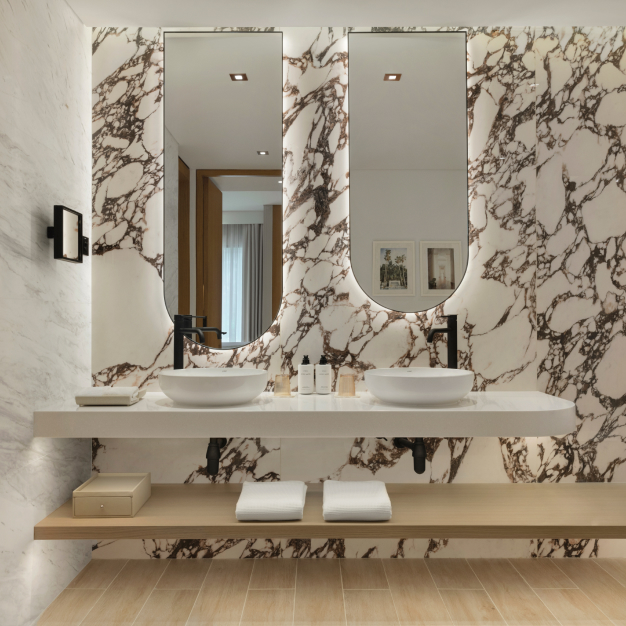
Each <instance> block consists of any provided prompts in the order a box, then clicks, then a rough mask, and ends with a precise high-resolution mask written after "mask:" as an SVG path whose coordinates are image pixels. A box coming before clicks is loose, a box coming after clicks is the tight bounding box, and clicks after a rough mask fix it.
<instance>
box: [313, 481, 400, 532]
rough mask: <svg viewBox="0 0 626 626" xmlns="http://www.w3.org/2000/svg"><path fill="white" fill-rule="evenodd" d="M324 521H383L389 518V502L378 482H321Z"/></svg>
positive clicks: (380, 483)
mask: <svg viewBox="0 0 626 626" xmlns="http://www.w3.org/2000/svg"><path fill="white" fill-rule="evenodd" d="M323 512H324V519H325V520H326V521H327V522H348V521H351V522H383V521H387V520H390V519H391V501H390V500H389V496H388V495H387V488H386V487H385V483H383V482H381V481H379V480H370V481H364V482H360V481H338V480H327V481H325V482H324V505H323Z"/></svg>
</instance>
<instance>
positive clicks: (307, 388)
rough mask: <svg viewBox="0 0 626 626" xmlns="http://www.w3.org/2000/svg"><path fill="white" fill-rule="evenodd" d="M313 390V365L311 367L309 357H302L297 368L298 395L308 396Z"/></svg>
mask: <svg viewBox="0 0 626 626" xmlns="http://www.w3.org/2000/svg"><path fill="white" fill-rule="evenodd" d="M314 389H315V381H314V379H313V365H311V361H309V357H308V356H307V355H304V358H303V359H302V363H301V364H300V365H299V366H298V393H301V394H310V393H313V391H314Z"/></svg>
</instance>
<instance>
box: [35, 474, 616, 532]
mask: <svg viewBox="0 0 626 626" xmlns="http://www.w3.org/2000/svg"><path fill="white" fill-rule="evenodd" d="M387 490H388V492H389V496H390V498H391V503H392V507H393V519H391V520H390V521H388V522H373V523H372V522H325V521H324V519H323V517H322V486H321V485H320V484H313V485H309V489H308V492H307V500H306V506H305V509H304V519H302V520H301V521H298V522H238V521H237V520H236V518H235V505H236V503H237V499H238V497H239V493H240V491H241V485H233V484H221V485H210V484H204V485H153V486H152V497H151V498H150V500H148V502H147V503H146V504H145V505H144V506H143V508H142V509H141V510H140V511H139V513H138V514H137V515H136V516H135V517H133V518H109V519H102V518H96V519H75V518H74V517H73V516H72V502H71V500H70V501H68V502H66V503H65V504H64V505H62V506H61V507H59V508H58V509H57V510H56V511H55V512H54V513H52V514H51V515H49V516H48V517H46V518H45V519H43V520H42V521H41V522H39V524H37V525H36V526H35V539H172V538H176V539H205V538H232V539H237V538H268V537H280V538H302V539H308V538H314V537H320V538H351V537H363V538H383V537H391V538H576V539H584V538H590V539H599V538H614V539H623V538H626V484H609V483H579V484H545V483H544V484H451V485H448V484H419V485H418V484H388V485H387Z"/></svg>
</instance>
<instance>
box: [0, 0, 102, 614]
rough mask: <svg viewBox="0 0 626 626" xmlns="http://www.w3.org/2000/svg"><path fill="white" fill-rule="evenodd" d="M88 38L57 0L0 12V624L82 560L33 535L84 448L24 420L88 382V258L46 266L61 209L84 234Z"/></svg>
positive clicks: (29, 1)
mask: <svg viewBox="0 0 626 626" xmlns="http://www.w3.org/2000/svg"><path fill="white" fill-rule="evenodd" d="M89 35H90V33H89V31H88V29H87V28H85V26H83V24H82V23H81V22H80V21H79V19H78V18H77V17H76V15H75V14H74V13H73V11H72V10H71V9H70V8H69V7H68V5H67V4H66V3H65V2H64V1H63V0H21V1H20V2H17V1H14V0H6V1H4V2H2V3H0V346H1V347H0V440H1V442H2V444H1V446H0V554H1V557H0V616H1V617H0V622H2V624H7V625H9V624H10V625H11V626H23V625H26V624H32V623H33V622H34V620H35V619H36V618H37V616H38V615H39V614H40V613H41V611H42V610H43V609H44V608H45V607H46V606H47V605H48V604H50V602H51V601H52V600H53V599H54V597H55V596H56V595H57V594H58V593H59V592H60V591H61V590H62V589H63V588H64V587H65V586H66V585H67V584H68V583H69V581H70V580H71V579H72V578H73V577H74V576H75V575H76V573H77V572H78V571H80V569H82V568H83V567H84V565H85V564H86V563H87V562H88V561H89V558H90V546H89V543H88V542H83V541H77V542H41V541H40V542H34V541H33V527H34V525H35V524H36V523H37V522H38V521H40V520H41V519H42V518H43V517H45V516H46V515H47V514H49V513H51V512H52V511H53V510H54V509H56V508H57V507H58V506H59V505H60V504H62V503H63V502H64V501H65V500H67V499H68V498H69V497H71V492H72V490H73V489H74V488H76V487H77V486H78V485H79V484H81V483H82V482H84V480H86V479H87V478H88V477H89V475H90V445H89V441H86V440H69V439H67V440H57V441H54V440H51V439H50V440H43V439H33V436H32V419H33V417H32V412H33V410H34V409H36V408H40V407H42V406H45V405H46V404H49V403H54V402H58V401H60V400H61V398H67V397H68V396H71V395H72V394H73V393H74V392H75V390H76V388H77V387H84V386H89V385H90V381H91V363H90V358H91V257H87V258H86V259H85V263H83V264H82V265H78V264H71V263H65V262H62V261H55V260H54V259H53V250H52V241H51V240H49V239H47V237H46V228H47V227H48V226H51V225H52V221H53V205H54V204H64V205H66V206H68V207H71V208H73V209H76V210H77V211H80V212H81V213H82V214H83V219H84V222H83V224H84V227H85V230H86V233H87V234H89V229H90V224H91V211H90V207H91V202H90V180H91V158H90V157H91V151H90V118H91V103H90V97H89V85H90V82H91V49H90V37H89Z"/></svg>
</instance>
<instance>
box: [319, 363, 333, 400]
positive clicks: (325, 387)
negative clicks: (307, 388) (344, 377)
mask: <svg viewBox="0 0 626 626" xmlns="http://www.w3.org/2000/svg"><path fill="white" fill-rule="evenodd" d="M332 379H333V377H332V371H331V368H330V364H329V363H328V361H327V360H326V357H325V356H324V355H323V354H322V356H321V357H320V362H319V363H318V364H317V365H316V366H315V391H316V392H317V393H319V394H321V395H326V394H329V393H330V391H331V386H332Z"/></svg>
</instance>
